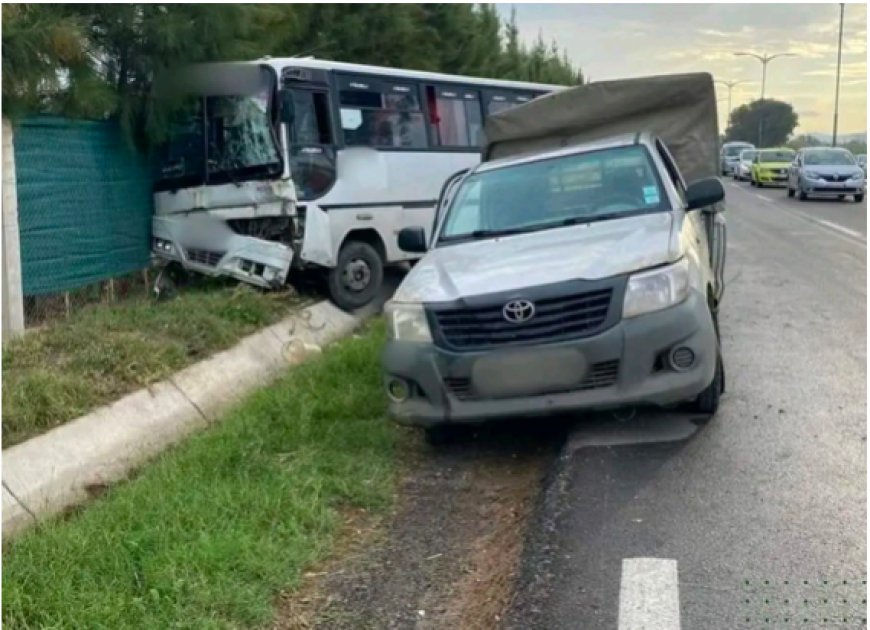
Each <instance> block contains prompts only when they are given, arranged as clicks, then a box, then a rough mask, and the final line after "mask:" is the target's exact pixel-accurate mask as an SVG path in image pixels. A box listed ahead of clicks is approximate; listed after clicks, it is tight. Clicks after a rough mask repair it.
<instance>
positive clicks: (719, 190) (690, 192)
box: [686, 177, 725, 210]
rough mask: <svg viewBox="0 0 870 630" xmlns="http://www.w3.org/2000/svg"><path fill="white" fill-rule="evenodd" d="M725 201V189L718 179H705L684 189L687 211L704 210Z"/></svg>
mask: <svg viewBox="0 0 870 630" xmlns="http://www.w3.org/2000/svg"><path fill="white" fill-rule="evenodd" d="M723 199H725V188H724V187H723V186H722V182H720V181H719V178H718V177H706V178H704V179H699V180H698V181H696V182H692V183H691V184H689V187H688V188H687V189H686V201H687V202H688V205H689V207H688V209H689V210H696V209H698V208H706V207H707V206H712V205H713V204H714V203H719V202H720V201H722V200H723Z"/></svg>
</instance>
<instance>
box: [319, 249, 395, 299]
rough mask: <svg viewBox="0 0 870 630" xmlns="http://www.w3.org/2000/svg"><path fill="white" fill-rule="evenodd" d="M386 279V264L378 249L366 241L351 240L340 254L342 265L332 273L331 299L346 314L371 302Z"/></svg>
mask: <svg viewBox="0 0 870 630" xmlns="http://www.w3.org/2000/svg"><path fill="white" fill-rule="evenodd" d="M383 279H384V261H383V260H381V257H380V255H379V254H378V252H377V251H376V250H375V248H374V247H372V246H371V245H369V244H368V243H364V242H363V241H348V242H347V243H345V244H344V245H343V246H342V248H341V251H340V252H339V254H338V264H337V265H336V266H335V268H334V269H330V270H329V297H330V298H331V299H332V301H333V302H335V303H336V305H338V306H339V307H340V308H343V309H344V310H346V311H350V310H353V309H355V308H360V307H361V306H365V305H366V304H368V303H369V302H371V301H372V300H373V299H374V297H375V295H377V292H378V289H380V288H381V284H382V282H383Z"/></svg>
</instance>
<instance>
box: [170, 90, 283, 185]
mask: <svg viewBox="0 0 870 630" xmlns="http://www.w3.org/2000/svg"><path fill="white" fill-rule="evenodd" d="M264 76H267V75H264ZM273 89H274V88H273V84H272V82H271V81H268V82H267V81H264V82H263V83H262V84H261V86H260V87H259V89H258V90H257V91H255V92H254V93H251V94H233V95H219V96H206V97H193V96H191V97H188V99H187V101H186V102H185V103H184V106H183V107H182V108H180V110H179V111H177V112H176V115H175V119H174V121H173V124H172V126H171V128H170V133H169V139H168V140H167V141H166V142H165V143H164V144H163V145H162V146H161V147H160V149H159V150H158V165H157V180H158V181H157V185H156V189H157V190H167V189H173V188H183V187H187V186H196V185H202V184H221V183H227V182H236V183H238V182H239V181H242V180H246V179H254V178H259V177H263V176H273V175H275V174H277V173H279V172H280V171H281V168H282V165H281V155H280V151H279V148H278V144H277V140H276V135H275V131H274V126H273V121H272V115H271V106H270V105H271V98H272V91H273Z"/></svg>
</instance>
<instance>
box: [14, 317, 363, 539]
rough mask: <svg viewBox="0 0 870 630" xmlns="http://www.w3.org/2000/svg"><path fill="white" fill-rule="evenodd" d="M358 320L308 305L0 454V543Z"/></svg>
mask: <svg viewBox="0 0 870 630" xmlns="http://www.w3.org/2000/svg"><path fill="white" fill-rule="evenodd" d="M368 314H370V312H369V313H361V314H358V315H350V314H348V313H345V312H344V311H342V310H340V309H338V308H336V307H335V306H333V305H332V304H331V303H329V302H320V303H317V304H314V305H313V306H309V307H307V308H305V309H303V310H302V311H300V312H299V313H298V314H295V315H293V316H291V317H288V318H287V319H284V320H283V321H281V322H279V323H277V324H274V325H273V326H270V327H268V328H265V329H263V330H261V331H260V332H258V333H255V334H253V335H250V336H249V337H246V338H244V339H243V340H242V341H241V342H239V343H238V344H237V345H236V346H235V347H233V348H231V349H229V350H226V351H224V352H221V353H219V354H216V355H214V356H212V357H210V358H209V359H206V360H204V361H201V362H199V363H196V364H194V365H192V366H190V367H188V368H186V369H184V370H182V371H181V372H178V373H176V374H175V375H173V376H172V377H170V378H168V379H166V380H165V381H161V382H159V383H156V384H154V385H152V386H150V387H148V388H147V389H142V390H139V391H137V392H134V393H132V394H130V395H128V396H125V397H124V398H122V399H120V400H118V401H116V402H114V403H112V404H110V405H106V406H105V407H100V408H99V409H96V410H95V411H93V412H91V413H89V414H88V415H86V416H83V417H81V418H78V419H76V420H73V421H72V422H69V423H67V424H65V425H63V426H60V427H57V428H56V429H52V430H51V431H49V432H48V433H45V434H43V435H40V436H37V437H35V438H32V439H30V440H27V441H26V442H23V443H21V444H17V445H15V446H13V447H11V448H9V449H7V450H5V451H3V463H2V466H3V491H2V492H3V503H2V507H3V539H4V540H7V539H8V538H9V537H10V536H12V535H14V534H17V533H19V532H21V531H23V530H25V529H27V528H28V527H30V526H31V525H34V524H35V523H38V522H39V521H42V520H44V519H46V518H48V517H51V516H53V515H56V514H58V513H60V512H62V511H63V510H65V509H67V508H69V507H72V506H74V505H77V504H79V503H82V502H83V501H85V500H87V499H88V498H89V497H90V496H91V494H92V493H93V491H94V490H95V489H99V488H102V487H104V486H105V485H107V484H110V483H113V482H116V481H119V480H121V479H124V478H125V477H126V475H127V474H128V473H129V472H130V471H131V470H132V469H134V468H136V467H137V466H139V465H141V464H142V463H143V462H145V461H146V460H147V459H149V458H150V457H153V456H154V455H156V454H157V453H159V452H161V451H162V450H164V449H165V448H167V447H168V446H170V445H172V444H175V443H176V442H179V441H180V440H182V439H183V438H184V437H185V436H187V435H188V434H190V433H192V432H193V431H196V430H199V429H203V428H205V427H207V426H209V424H211V423H212V422H216V421H217V420H218V419H219V418H220V417H221V414H222V412H224V411H225V410H226V409H227V407H228V406H230V405H232V404H233V403H235V402H237V401H238V400H239V399H240V398H241V397H242V396H244V395H245V394H247V393H249V392H251V391H252V390H254V389H257V388H259V387H262V386H263V385H266V384H267V383H269V382H270V381H271V380H272V379H274V378H275V377H276V376H278V375H279V374H280V373H281V372H282V371H283V370H284V369H286V368H287V367H288V366H291V365H297V364H299V363H302V362H303V361H305V360H306V359H307V358H308V357H309V356H310V355H312V354H318V353H319V352H320V351H321V348H322V346H324V345H326V344H328V343H330V342H332V341H335V340H337V339H339V338H341V337H343V336H345V335H348V334H349V333H351V332H352V331H353V330H354V329H355V328H356V327H357V326H358V325H359V324H360V323H361V321H362V320H363V319H364V318H365V316H366V315H368Z"/></svg>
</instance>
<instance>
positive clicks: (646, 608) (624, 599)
mask: <svg viewBox="0 0 870 630" xmlns="http://www.w3.org/2000/svg"><path fill="white" fill-rule="evenodd" d="M618 627H619V630H680V586H679V578H678V575H677V561H676V560H671V559H668V558H625V559H623V561H622V578H621V580H620V584H619V626H618Z"/></svg>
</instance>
